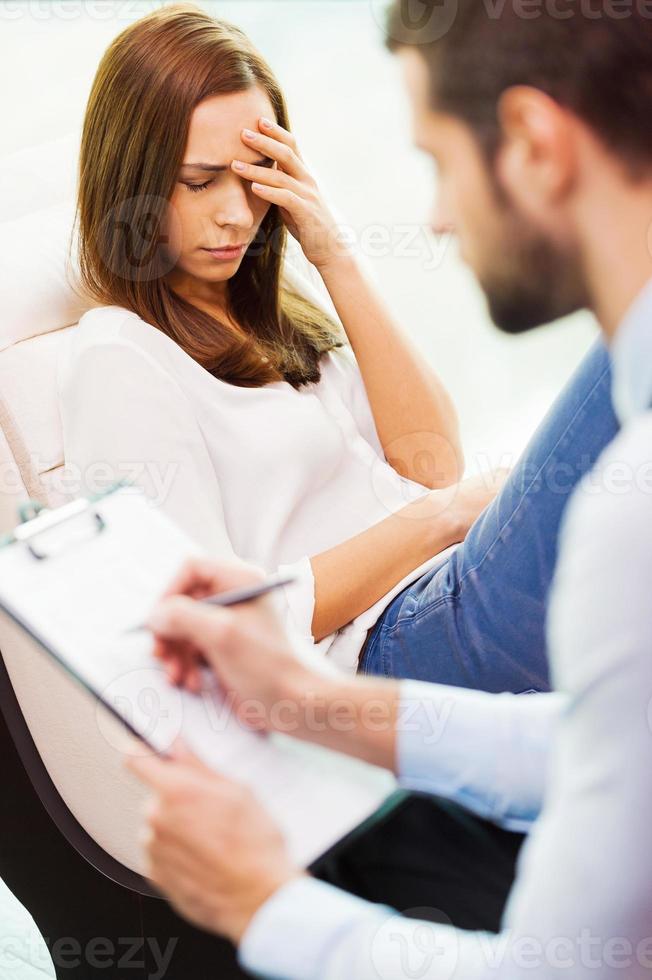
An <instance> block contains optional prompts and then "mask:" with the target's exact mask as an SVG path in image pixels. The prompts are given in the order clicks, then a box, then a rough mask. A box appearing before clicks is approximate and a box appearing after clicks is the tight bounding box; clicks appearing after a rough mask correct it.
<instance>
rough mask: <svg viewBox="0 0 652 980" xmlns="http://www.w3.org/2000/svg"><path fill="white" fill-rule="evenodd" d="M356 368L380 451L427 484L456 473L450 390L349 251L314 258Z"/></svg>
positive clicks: (443, 482)
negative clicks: (325, 259)
mask: <svg viewBox="0 0 652 980" xmlns="http://www.w3.org/2000/svg"><path fill="white" fill-rule="evenodd" d="M319 272H320V274H321V277H322V279H323V280H324V284H325V286H326V288H327V289H328V292H329V294H330V296H331V299H332V301H333V304H334V306H335V309H336V310H337V313H338V316H339V317H340V320H341V321H342V324H343V325H344V328H345V330H346V333H347V336H348V338H349V341H350V343H351V347H352V348H353V351H354V353H355V356H356V359H357V361H358V365H359V367H360V372H361V374H362V377H363V380H364V384H365V388H366V390H367V395H368V398H369V404H370V405H371V409H372V412H373V416H374V421H375V423H376V429H377V431H378V436H379V438H380V442H381V445H382V447H383V451H384V452H385V456H386V457H387V459H388V460H389V462H390V463H391V465H392V466H394V468H395V469H396V470H397V471H398V472H399V473H400V474H401V475H402V476H406V477H408V478H409V479H412V480H415V481H416V482H417V483H422V484H423V485H424V486H428V487H431V488H435V487H445V486H448V485H450V484H451V483H455V482H456V481H457V480H460V479H461V478H462V473H463V470H464V458H463V453H462V448H461V443H460V436H459V429H458V422H457V414H456V411H455V408H454V406H453V403H452V401H451V398H450V396H449V395H448V392H447V391H446V389H445V388H444V386H443V384H442V382H441V381H440V380H439V378H438V377H437V374H436V373H435V371H433V369H432V368H431V367H430V366H429V365H428V364H426V363H425V361H424V358H423V355H422V354H420V353H419V352H418V350H416V348H415V347H414V345H413V344H412V342H411V341H410V339H409V338H408V337H407V336H406V335H405V334H404V333H403V331H402V330H401V329H400V328H399V327H398V325H397V324H396V323H394V322H393V320H392V319H391V317H390V316H389V313H388V312H387V310H386V309H385V307H384V305H383V304H382V302H381V300H380V299H379V297H378V296H377V295H376V292H375V290H374V288H373V286H372V284H371V283H370V282H369V281H368V278H367V277H366V276H365V274H364V272H363V270H362V268H361V266H360V263H359V262H358V261H357V260H356V259H355V257H354V256H348V255H346V256H337V257H334V258H333V259H332V260H330V261H329V262H328V263H322V264H321V265H320V266H319Z"/></svg>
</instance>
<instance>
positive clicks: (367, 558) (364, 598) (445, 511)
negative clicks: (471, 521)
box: [310, 488, 468, 642]
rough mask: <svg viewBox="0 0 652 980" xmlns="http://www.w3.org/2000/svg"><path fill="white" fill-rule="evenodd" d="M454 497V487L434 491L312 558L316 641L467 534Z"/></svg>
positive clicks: (342, 624) (371, 603)
mask: <svg viewBox="0 0 652 980" xmlns="http://www.w3.org/2000/svg"><path fill="white" fill-rule="evenodd" d="M452 499H453V498H452V488H446V489H443V490H437V491H434V492H433V493H432V494H427V495H425V496H424V497H423V498H421V499H419V500H416V501H413V502H412V503H411V504H408V505H407V506H406V507H404V508H402V509H401V510H400V511H397V512H396V513H395V514H392V515H391V516H390V517H387V518H385V520H382V521H379V522H378V523H377V524H374V525H372V527H370V528H368V530H366V531H363V532H362V533H361V534H357V535H356V536H355V537H353V538H349V539H348V540H347V541H344V542H342V544H339V545H336V546H335V547H334V548H329V550H328V551H323V552H321V554H319V555H315V556H313V557H312V558H311V559H310V563H311V566H312V572H313V577H314V580H315V607H314V611H313V618H312V634H313V637H314V639H315V641H316V642H319V640H321V639H323V637H325V636H328V634H329V633H332V632H334V631H335V630H337V629H340V627H342V626H345V625H346V624H347V623H350V622H351V620H353V619H355V618H356V616H359V615H360V613H362V612H364V611H365V609H369V607H370V606H373V604H374V603H375V602H377V601H378V600H379V599H381V598H382V597H383V596H385V595H387V593H388V592H389V591H390V589H392V588H393V587H394V586H395V585H396V584H397V582H400V581H401V579H402V578H404V577H405V576H406V575H407V574H408V573H409V572H411V571H413V569H415V568H417V567H418V566H419V565H421V564H422V563H423V562H424V561H426V560H427V559H428V558H430V557H432V555H435V554H437V553H438V552H439V551H443V550H444V548H447V547H448V546H449V545H451V544H455V542H457V541H460V540H462V538H463V537H464V535H465V533H466V526H465V525H466V524H467V523H468V519H466V518H464V517H463V516H462V514H461V512H460V508H459V506H458V502H457V501H456V502H455V504H454V505H453V504H452V503H451V500H452Z"/></svg>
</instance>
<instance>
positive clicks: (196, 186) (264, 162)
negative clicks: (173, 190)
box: [181, 157, 274, 193]
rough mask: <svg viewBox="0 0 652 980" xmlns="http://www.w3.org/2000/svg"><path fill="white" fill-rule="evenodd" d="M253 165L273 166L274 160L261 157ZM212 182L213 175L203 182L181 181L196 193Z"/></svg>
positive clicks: (213, 179)
mask: <svg viewBox="0 0 652 980" xmlns="http://www.w3.org/2000/svg"><path fill="white" fill-rule="evenodd" d="M254 166H256V167H273V166H274V160H272V158H271V157H263V159H262V160H255V161H254ZM224 169H225V171H226V170H228V169H229V168H227V167H225V168H224ZM214 182H215V178H214V177H212V178H211V179H210V180H207V181H205V182H204V183H203V184H189V183H187V182H186V181H185V180H182V181H181V183H182V184H184V185H185V186H186V187H187V188H188V190H189V191H192V192H193V193H197V192H198V191H203V190H206V188H207V187H210V185H211V184H212V183H214Z"/></svg>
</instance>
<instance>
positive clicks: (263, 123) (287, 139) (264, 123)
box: [258, 116, 301, 160]
mask: <svg viewBox="0 0 652 980" xmlns="http://www.w3.org/2000/svg"><path fill="white" fill-rule="evenodd" d="M258 128H259V129H260V131H261V133H263V135H265V136H271V137H273V138H274V139H277V140H278V141H279V143H285V144H286V145H287V146H289V147H290V149H292V150H294V152H295V153H296V155H297V156H298V158H299V159H300V160H301V154H300V153H299V149H298V147H297V141H296V138H295V136H294V133H291V132H289V130H287V129H284V128H283V126H281V125H280V123H277V122H275V121H274V120H273V119H268V118H267V117H266V116H261V117H260V119H259V120H258Z"/></svg>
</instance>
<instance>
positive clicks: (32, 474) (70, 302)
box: [0, 137, 145, 871]
mask: <svg viewBox="0 0 652 980" xmlns="http://www.w3.org/2000/svg"><path fill="white" fill-rule="evenodd" d="M76 154H77V141H76V140H75V139H73V138H70V137H66V138H65V139H63V140H60V141H57V142H56V143H55V144H48V145H47V146H44V147H35V148H33V149H31V150H29V151H23V152H21V153H20V154H15V155H14V156H12V157H11V158H7V159H5V160H3V161H0V188H1V190H0V296H2V305H1V306H0V530H1V531H5V530H7V529H8V528H10V527H13V526H14V525H15V524H16V521H17V506H18V505H19V504H20V503H23V502H24V501H25V500H27V499H28V498H30V497H31V498H34V499H37V500H39V501H40V502H41V503H43V504H45V505H46V506H51V507H56V506H59V505H60V504H62V503H64V502H65V501H66V500H68V499H71V497H72V496H74V490H73V492H71V491H70V489H69V488H67V487H66V481H65V479H64V477H65V475H66V474H65V471H64V470H63V468H62V467H63V462H64V459H63V443H62V433H61V426H60V422H59V413H58V406H57V401H56V386H55V371H56V361H57V351H58V347H59V344H60V342H61V338H62V337H63V335H64V334H65V333H66V332H67V331H68V330H70V329H73V328H74V326H75V324H76V323H77V321H78V320H79V317H80V316H81V314H82V313H83V312H84V311H85V310H87V309H89V308H90V307H91V306H92V305H94V304H93V303H92V302H89V301H88V299H85V298H84V297H83V296H82V295H81V294H79V293H78V292H75V290H74V289H73V288H72V287H73V285H74V283H75V281H76V277H75V274H74V265H73V267H66V255H67V248H68V239H69V235H70V231H71V227H72V216H73V211H74V209H73V203H72V197H71V196H70V195H71V191H72V189H73V187H74V174H75V171H76V165H77V164H76ZM25 186H29V188H30V198H31V200H32V201H34V202H35V203H36V205H37V210H36V211H33V213H29V203H30V201H29V200H28V199H27V198H26V197H25V196H21V190H20V189H21V188H24V187H25ZM62 192H65V194H67V195H68V196H67V198H66V197H65V194H64V195H63V196H62ZM6 219H9V220H6ZM73 255H74V253H73ZM0 650H2V655H3V658H4V661H5V664H6V666H7V670H8V672H9V676H10V677H11V681H12V685H13V687H14V690H15V692H16V696H17V698H18V701H19V703H20V706H21V709H22V711H23V714H24V715H25V718H26V720H27V723H28V725H29V728H30V731H31V734H32V737H33V739H34V742H35V744H36V747H37V749H38V751H39V753H40V755H41V757H42V759H43V761H44V763H45V766H46V768H47V770H48V772H49V774H50V777H51V778H52V780H53V782H54V784H55V786H56V787H57V789H58V790H59V792H60V794H61V796H62V797H63V799H64V801H65V802H66V803H67V805H68V807H69V809H70V810H71V812H72V813H73V815H74V816H75V817H76V818H77V820H78V821H79V823H80V824H81V825H82V827H84V829H85V830H86V831H87V832H88V833H89V834H90V835H91V837H93V838H94V839H95V840H96V841H97V842H98V844H100V845H101V846H102V847H103V848H104V849H105V850H106V851H107V852H108V853H109V854H111V856H112V857H115V858H116V859H117V860H119V861H121V862H122V863H123V864H125V865H126V866H127V867H129V868H131V869H132V870H134V871H140V870H141V867H140V854H139V848H138V844H137V826H138V811H139V809H140V806H141V803H142V801H143V798H144V796H145V793H144V791H143V789H142V787H141V784H140V783H138V782H137V781H136V780H135V779H134V778H133V777H132V776H131V775H129V774H128V773H127V772H126V770H125V769H124V766H123V755H122V752H121V751H120V747H122V748H128V747H129V746H130V745H131V746H132V747H135V746H134V743H133V742H132V741H131V739H130V738H129V736H128V735H127V734H126V733H125V732H123V730H122V728H121V726H119V725H118V723H117V722H116V721H115V720H114V719H112V718H111V717H110V716H109V715H108V714H106V713H104V712H103V713H102V718H101V725H100V724H99V723H98V709H97V707H96V705H95V703H94V702H93V700H92V699H91V698H90V697H89V696H87V695H86V693H85V692H84V691H83V690H82V689H81V688H80V687H79V686H78V685H77V684H75V683H74V682H73V681H71V680H70V679H69V677H68V676H67V675H66V674H65V673H64V672H63V671H62V670H61V669H60V668H59V667H58V666H57V665H56V664H55V663H54V662H52V661H51V660H50V659H49V658H48V657H47V656H46V655H45V654H44V653H43V652H42V651H41V650H40V649H39V648H38V647H36V645H35V644H34V643H32V642H31V641H30V640H29V639H28V638H26V637H25V634H24V633H22V631H20V630H18V629H17V627H15V626H14V625H13V624H12V623H10V622H8V621H7V620H6V619H5V618H4V617H0Z"/></svg>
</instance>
